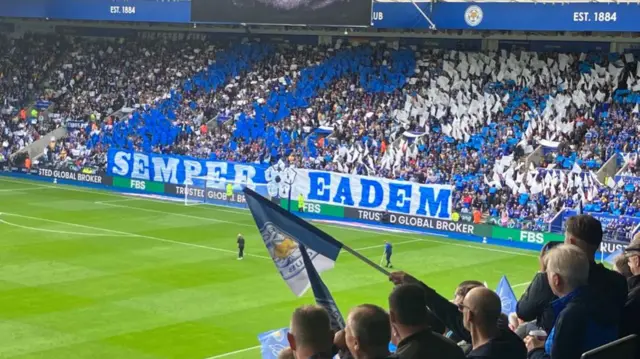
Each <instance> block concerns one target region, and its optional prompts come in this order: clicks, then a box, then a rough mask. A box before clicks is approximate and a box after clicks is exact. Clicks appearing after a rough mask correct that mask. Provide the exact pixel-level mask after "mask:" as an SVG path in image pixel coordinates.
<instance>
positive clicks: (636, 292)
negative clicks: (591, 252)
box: [621, 239, 640, 359]
mask: <svg viewBox="0 0 640 359" xmlns="http://www.w3.org/2000/svg"><path fill="white" fill-rule="evenodd" d="M624 252H625V255H626V257H627V260H628V265H629V270H630V271H631V273H632V274H633V277H631V278H629V279H628V281H627V283H628V284H629V296H628V297H627V303H626V304H625V306H624V319H623V320H622V330H621V334H622V336H627V335H630V334H636V335H637V336H638V339H637V340H638V345H637V346H636V359H639V358H640V239H634V240H633V241H632V242H631V244H629V246H628V247H627V248H626V249H625V251H624Z"/></svg>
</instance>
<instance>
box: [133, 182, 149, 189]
mask: <svg viewBox="0 0 640 359" xmlns="http://www.w3.org/2000/svg"><path fill="white" fill-rule="evenodd" d="M146 187H147V183H146V182H145V181H138V180H131V189H137V190H141V191H144V189H145V188H146Z"/></svg>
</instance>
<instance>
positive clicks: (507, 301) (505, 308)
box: [496, 275, 518, 315]
mask: <svg viewBox="0 0 640 359" xmlns="http://www.w3.org/2000/svg"><path fill="white" fill-rule="evenodd" d="M496 293H498V296H500V302H502V313H503V314H506V315H509V314H511V313H513V312H515V311H516V305H517V304H518V299H516V295H515V293H513V289H512V288H511V284H509V280H507V276H504V275H503V276H502V278H500V283H498V288H497V289H496Z"/></svg>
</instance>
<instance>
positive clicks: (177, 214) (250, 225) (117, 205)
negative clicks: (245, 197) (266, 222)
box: [94, 201, 255, 228]
mask: <svg viewBox="0 0 640 359" xmlns="http://www.w3.org/2000/svg"><path fill="white" fill-rule="evenodd" d="M94 203H95V204H99V205H103V206H109V207H116V208H127V209H135V210H138V211H144V212H150V213H159V214H165V215H166V214H171V215H173V216H177V217H184V218H193V219H201V220H206V221H211V222H215V223H228V224H234V225H238V226H245V227H253V228H255V225H253V224H246V223H239V222H234V221H224V220H221V219H215V218H208V217H200V216H193V215H190V214H184V213H173V212H167V211H161V210H158V209H150V208H140V207H132V206H127V205H123V204H113V203H112V202H111V201H106V202H104V201H96V202H94Z"/></svg>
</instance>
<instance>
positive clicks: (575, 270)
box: [545, 244, 589, 290]
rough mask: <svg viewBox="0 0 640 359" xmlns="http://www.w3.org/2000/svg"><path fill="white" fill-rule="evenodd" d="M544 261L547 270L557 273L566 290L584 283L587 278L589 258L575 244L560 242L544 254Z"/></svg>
mask: <svg viewBox="0 0 640 359" xmlns="http://www.w3.org/2000/svg"><path fill="white" fill-rule="evenodd" d="M545 262H546V264H547V272H552V273H555V274H557V275H559V276H560V278H562V280H563V281H564V282H565V283H566V286H567V290H574V289H576V288H578V287H581V286H583V285H586V284H587V282H588V280H589V260H588V259H587V255H586V254H585V253H584V252H583V251H582V250H581V249H580V248H578V247H577V246H574V245H571V244H561V245H559V246H557V247H555V248H553V249H551V250H550V251H549V252H548V253H547V254H546V255H545Z"/></svg>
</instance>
